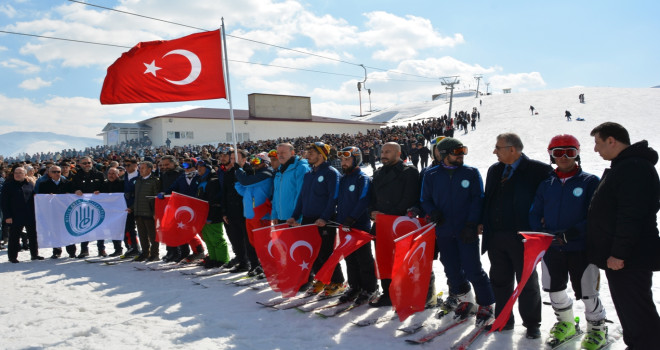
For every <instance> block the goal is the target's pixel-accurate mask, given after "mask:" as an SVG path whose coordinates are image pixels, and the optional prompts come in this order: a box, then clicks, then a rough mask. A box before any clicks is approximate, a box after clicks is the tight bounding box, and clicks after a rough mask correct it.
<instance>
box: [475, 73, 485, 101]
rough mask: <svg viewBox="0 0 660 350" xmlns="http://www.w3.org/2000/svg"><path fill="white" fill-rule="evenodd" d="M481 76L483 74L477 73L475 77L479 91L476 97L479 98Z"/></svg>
mask: <svg viewBox="0 0 660 350" xmlns="http://www.w3.org/2000/svg"><path fill="white" fill-rule="evenodd" d="M481 78H483V75H481V74H479V75H475V76H474V79H477V93H476V94H475V95H474V98H479V83H480V82H481Z"/></svg>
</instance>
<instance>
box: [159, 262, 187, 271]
mask: <svg viewBox="0 0 660 350" xmlns="http://www.w3.org/2000/svg"><path fill="white" fill-rule="evenodd" d="M147 267H148V268H149V270H152V271H169V270H178V269H186V268H191V267H199V266H196V265H191V264H180V263H175V264H165V265H158V266H154V267H152V266H147Z"/></svg>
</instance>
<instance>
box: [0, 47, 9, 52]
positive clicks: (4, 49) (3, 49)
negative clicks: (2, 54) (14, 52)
mask: <svg viewBox="0 0 660 350" xmlns="http://www.w3.org/2000/svg"><path fill="white" fill-rule="evenodd" d="M7 50H9V49H8V48H6V47H4V46H0V51H7Z"/></svg>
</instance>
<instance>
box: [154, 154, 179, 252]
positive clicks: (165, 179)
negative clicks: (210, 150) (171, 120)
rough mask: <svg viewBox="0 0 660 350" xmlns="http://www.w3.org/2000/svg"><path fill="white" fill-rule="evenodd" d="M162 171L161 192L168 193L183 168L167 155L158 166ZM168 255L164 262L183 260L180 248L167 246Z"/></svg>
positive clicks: (172, 157)
mask: <svg viewBox="0 0 660 350" xmlns="http://www.w3.org/2000/svg"><path fill="white" fill-rule="evenodd" d="M158 168H159V171H160V186H161V188H160V192H167V191H168V190H169V188H170V187H171V186H172V184H174V182H176V180H177V179H178V178H179V177H180V176H181V174H183V173H184V170H183V168H181V167H180V166H179V164H178V163H177V161H176V159H175V158H174V156H171V155H166V156H164V157H163V158H161V160H160V163H159V164H158ZM166 249H167V254H165V256H164V257H163V261H174V260H175V259H178V260H177V261H180V260H181V259H182V257H181V252H180V249H179V247H170V246H166Z"/></svg>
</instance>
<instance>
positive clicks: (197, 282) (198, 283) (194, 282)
mask: <svg viewBox="0 0 660 350" xmlns="http://www.w3.org/2000/svg"><path fill="white" fill-rule="evenodd" d="M190 282H192V283H193V284H194V285H196V286H200V287H202V288H208V287H209V286H207V285H205V284H204V283H202V282H199V281H195V280H190Z"/></svg>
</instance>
